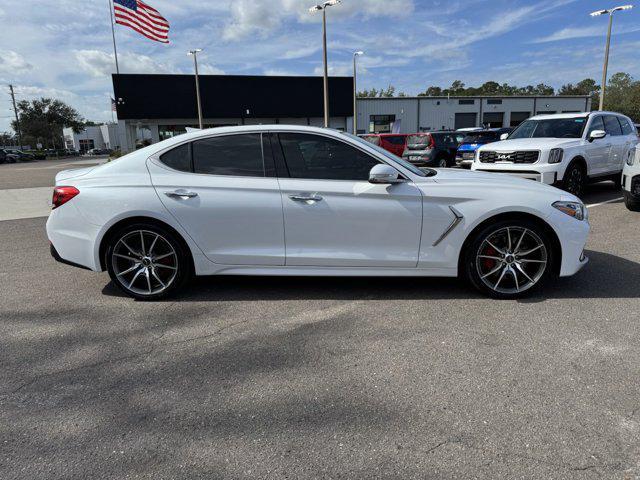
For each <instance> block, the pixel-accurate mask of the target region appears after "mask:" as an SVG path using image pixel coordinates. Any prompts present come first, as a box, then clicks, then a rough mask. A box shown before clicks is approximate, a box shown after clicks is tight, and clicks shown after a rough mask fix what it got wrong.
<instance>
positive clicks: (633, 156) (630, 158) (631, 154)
mask: <svg viewBox="0 0 640 480" xmlns="http://www.w3.org/2000/svg"><path fill="white" fill-rule="evenodd" d="M635 160H636V151H635V149H631V150H629V153H627V165H629V166H632V165H633V163H634V162H635Z"/></svg>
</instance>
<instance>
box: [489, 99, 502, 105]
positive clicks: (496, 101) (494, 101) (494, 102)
mask: <svg viewBox="0 0 640 480" xmlns="http://www.w3.org/2000/svg"><path fill="white" fill-rule="evenodd" d="M487 105H502V100H501V99H498V98H490V99H489V100H487Z"/></svg>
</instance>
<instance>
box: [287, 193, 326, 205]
mask: <svg viewBox="0 0 640 480" xmlns="http://www.w3.org/2000/svg"><path fill="white" fill-rule="evenodd" d="M289 198H290V199H291V200H293V201H294V202H307V203H315V202H319V201H321V200H322V197H321V196H320V195H303V194H299V195H289Z"/></svg>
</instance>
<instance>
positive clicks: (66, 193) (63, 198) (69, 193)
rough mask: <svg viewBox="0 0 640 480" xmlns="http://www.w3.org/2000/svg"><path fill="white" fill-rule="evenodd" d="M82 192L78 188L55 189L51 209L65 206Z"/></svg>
mask: <svg viewBox="0 0 640 480" xmlns="http://www.w3.org/2000/svg"><path fill="white" fill-rule="evenodd" d="M79 193H80V190H78V189H77V188H76V187H55V188H54V189H53V199H52V200H51V209H52V210H53V209H55V208H58V207H59V206H60V205H64V204H65V203H67V202H68V201H69V200H71V199H72V198H73V197H75V196H76V195H78V194H79Z"/></svg>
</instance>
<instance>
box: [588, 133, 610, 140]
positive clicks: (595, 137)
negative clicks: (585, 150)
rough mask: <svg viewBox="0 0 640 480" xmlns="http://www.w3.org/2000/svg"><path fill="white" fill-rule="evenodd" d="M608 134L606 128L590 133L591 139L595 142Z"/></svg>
mask: <svg viewBox="0 0 640 480" xmlns="http://www.w3.org/2000/svg"><path fill="white" fill-rule="evenodd" d="M606 136H607V132H605V131H604V130H593V131H592V132H591V133H590V134H589V141H590V142H593V141H594V140H598V139H599V138H604V137H606Z"/></svg>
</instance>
